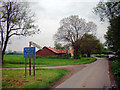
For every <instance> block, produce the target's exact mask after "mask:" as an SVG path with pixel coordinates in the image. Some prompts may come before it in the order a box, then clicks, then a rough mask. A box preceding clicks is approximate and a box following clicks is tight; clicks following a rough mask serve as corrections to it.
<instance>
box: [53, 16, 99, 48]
mask: <svg viewBox="0 0 120 90" xmlns="http://www.w3.org/2000/svg"><path fill="white" fill-rule="evenodd" d="M96 27H97V26H96V24H94V23H93V22H88V23H87V22H86V21H85V19H82V18H79V17H78V15H73V16H69V17H67V18H63V19H62V20H61V21H60V27H59V29H58V31H57V33H56V34H55V39H56V40H57V41H64V42H68V43H71V45H72V47H74V42H75V41H76V40H78V39H79V38H81V37H82V36H83V35H84V34H85V33H89V32H94V31H95V30H96Z"/></svg>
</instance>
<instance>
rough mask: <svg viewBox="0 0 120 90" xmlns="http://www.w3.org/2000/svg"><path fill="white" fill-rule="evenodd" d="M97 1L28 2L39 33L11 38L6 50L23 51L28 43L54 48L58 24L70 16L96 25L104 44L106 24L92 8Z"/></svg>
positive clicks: (57, 0) (56, 0) (32, 0)
mask: <svg viewBox="0 0 120 90" xmlns="http://www.w3.org/2000/svg"><path fill="white" fill-rule="evenodd" d="M97 3H98V0H30V5H29V6H30V8H31V10H32V11H33V12H34V13H35V14H36V17H35V18H36V23H37V25H38V26H39V28H40V30H41V33H40V34H36V35H33V37H21V38H18V37H15V36H14V37H12V38H11V40H10V42H11V44H9V45H8V47H7V50H12V51H23V48H24V47H27V46H29V41H33V42H35V43H37V44H38V45H40V46H42V47H44V46H50V47H54V39H53V35H54V34H55V33H56V31H57V29H58V28H59V25H60V24H59V22H60V20H61V19H63V18H65V17H69V16H70V15H78V16H79V18H84V19H86V21H87V22H88V21H93V22H94V23H95V24H96V25H97V34H96V35H97V37H98V39H100V41H101V42H104V41H105V39H104V34H105V32H106V30H107V26H108V25H109V24H108V22H107V21H106V22H104V23H103V24H102V23H101V22H100V18H99V16H97V15H95V14H94V13H93V12H92V11H93V7H95V6H96V4H97Z"/></svg>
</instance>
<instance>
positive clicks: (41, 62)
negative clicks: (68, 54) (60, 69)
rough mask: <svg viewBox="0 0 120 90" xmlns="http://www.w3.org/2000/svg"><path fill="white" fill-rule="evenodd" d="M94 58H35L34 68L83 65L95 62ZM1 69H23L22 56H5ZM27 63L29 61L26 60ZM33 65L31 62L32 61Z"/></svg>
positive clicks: (23, 60)
mask: <svg viewBox="0 0 120 90" xmlns="http://www.w3.org/2000/svg"><path fill="white" fill-rule="evenodd" d="M95 60H96V59H95V58H92V57H83V58H81V59H60V58H54V59H51V58H36V60H35V65H36V67H43V66H60V65H75V64H85V63H91V62H93V61H95ZM4 63H5V64H4V65H3V67H24V66H25V64H24V63H25V59H24V58H23V55H5V57H4ZM27 63H29V60H27ZM31 63H32V65H33V60H32V62H31Z"/></svg>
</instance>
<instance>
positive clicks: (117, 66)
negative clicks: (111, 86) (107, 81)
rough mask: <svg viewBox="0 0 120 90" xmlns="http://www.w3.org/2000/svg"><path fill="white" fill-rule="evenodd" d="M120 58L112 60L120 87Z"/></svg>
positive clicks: (113, 70) (112, 68) (112, 67)
mask: <svg viewBox="0 0 120 90" xmlns="http://www.w3.org/2000/svg"><path fill="white" fill-rule="evenodd" d="M119 60H120V59H118V58H117V59H116V60H114V61H112V64H111V70H112V72H113V74H114V76H115V79H116V82H117V84H118V86H119V87H120V61H119Z"/></svg>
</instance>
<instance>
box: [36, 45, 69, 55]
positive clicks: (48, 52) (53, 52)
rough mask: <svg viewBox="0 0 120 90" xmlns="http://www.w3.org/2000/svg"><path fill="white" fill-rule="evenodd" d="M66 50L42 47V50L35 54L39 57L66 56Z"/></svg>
mask: <svg viewBox="0 0 120 90" xmlns="http://www.w3.org/2000/svg"><path fill="white" fill-rule="evenodd" d="M66 53H67V50H66V49H53V48H50V47H43V48H42V49H40V50H38V51H37V52H36V55H39V56H54V55H63V54H66Z"/></svg>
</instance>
